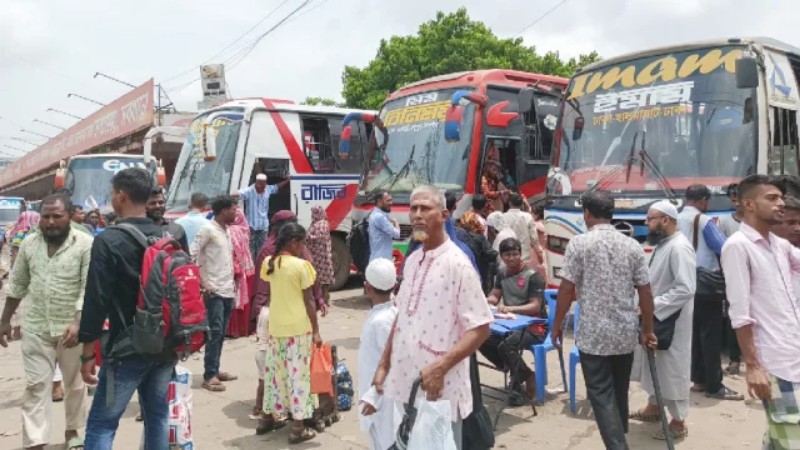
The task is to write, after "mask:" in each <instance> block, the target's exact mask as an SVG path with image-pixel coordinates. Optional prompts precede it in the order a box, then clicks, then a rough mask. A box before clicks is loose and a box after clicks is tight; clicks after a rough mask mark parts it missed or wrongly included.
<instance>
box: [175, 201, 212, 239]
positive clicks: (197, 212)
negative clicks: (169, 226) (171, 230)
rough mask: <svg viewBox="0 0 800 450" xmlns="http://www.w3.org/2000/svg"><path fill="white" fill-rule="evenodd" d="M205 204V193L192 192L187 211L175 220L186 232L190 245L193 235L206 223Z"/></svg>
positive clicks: (206, 202)
mask: <svg viewBox="0 0 800 450" xmlns="http://www.w3.org/2000/svg"><path fill="white" fill-rule="evenodd" d="M207 206H208V197H207V196H206V195H205V194H202V193H200V192H196V193H194V194H192V199H191V203H190V204H189V212H188V213H187V214H186V215H185V216H183V217H181V218H180V219H178V220H176V221H175V223H177V224H178V225H180V226H182V227H183V230H184V231H185V232H186V242H188V243H189V246H190V247H191V245H192V243H193V242H194V238H195V236H197V232H198V231H200V229H201V228H203V226H205V225H206V224H207V223H208V219H206V215H205V213H204V212H203V211H205V209H206V207H207Z"/></svg>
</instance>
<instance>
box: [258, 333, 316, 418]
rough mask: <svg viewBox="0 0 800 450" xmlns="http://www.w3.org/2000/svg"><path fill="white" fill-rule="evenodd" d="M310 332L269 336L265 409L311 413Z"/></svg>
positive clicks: (300, 415) (302, 415)
mask: <svg viewBox="0 0 800 450" xmlns="http://www.w3.org/2000/svg"><path fill="white" fill-rule="evenodd" d="M312 345H313V342H312V338H311V334H305V335H302V336H290V337H275V336H270V337H269V340H268V341H267V355H266V363H265V364H264V412H266V413H267V414H274V413H277V414H291V415H292V419H294V420H302V419H309V418H311V417H312V416H313V415H314V407H315V403H316V398H315V397H316V396H315V395H312V394H311V346H312Z"/></svg>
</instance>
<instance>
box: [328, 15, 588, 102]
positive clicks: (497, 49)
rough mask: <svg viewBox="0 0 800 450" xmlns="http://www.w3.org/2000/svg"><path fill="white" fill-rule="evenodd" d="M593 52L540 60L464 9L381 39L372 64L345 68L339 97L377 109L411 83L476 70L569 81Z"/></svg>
mask: <svg viewBox="0 0 800 450" xmlns="http://www.w3.org/2000/svg"><path fill="white" fill-rule="evenodd" d="M599 59H600V58H599V56H598V55H597V53H596V52H592V53H590V54H588V55H580V56H579V57H578V58H577V59H575V58H572V59H570V60H569V61H563V60H562V59H561V58H560V57H559V54H558V52H548V53H546V54H544V55H540V54H538V53H537V52H536V49H535V48H533V47H526V46H525V45H523V43H522V39H521V38H517V39H500V38H498V37H497V36H495V34H494V33H493V32H492V30H490V29H489V28H488V27H487V26H486V25H484V24H483V23H482V22H478V21H473V20H471V19H470V18H469V15H468V14H467V10H466V8H460V9H459V10H458V11H456V12H454V13H450V14H445V13H443V12H437V13H436V18H435V19H434V20H431V21H429V22H425V23H423V24H422V25H420V27H419V30H418V32H417V34H416V35H412V36H392V37H391V38H389V40H388V41H387V40H385V39H381V42H380V44H379V45H378V52H377V54H376V55H375V58H374V59H373V60H372V61H370V62H369V64H367V66H366V67H363V68H361V67H354V66H346V67H345V68H344V72H343V74H342V84H343V86H344V87H343V89H342V96H343V97H344V99H345V101H346V104H347V106H350V107H355V108H365V109H378V108H379V107H380V105H381V103H382V102H383V101H384V100H385V99H386V95H387V94H389V93H390V92H393V91H395V90H397V89H398V88H400V87H402V86H404V85H406V84H408V83H412V82H415V81H419V80H422V79H425V78H429V77H433V76H436V75H443V74H447V73H452V72H461V71H466V70H478V69H491V68H498V69H516V70H523V71H526V72H536V73H543V74H549V75H561V76H570V75H572V73H573V72H574V71H575V70H576V69H578V68H580V67H582V66H584V65H586V64H588V63H590V62H594V61H597V60H599Z"/></svg>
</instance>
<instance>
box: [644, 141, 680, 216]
mask: <svg viewBox="0 0 800 450" xmlns="http://www.w3.org/2000/svg"><path fill="white" fill-rule="evenodd" d="M646 134H647V131H646V130H645V131H642V148H641V149H640V150H639V161H641V165H640V166H639V176H642V177H643V176H644V166H645V165H647V167H648V168H649V169H650V173H652V174H653V175H655V177H656V180H657V181H658V184H660V185H661V190H663V191H664V194H666V195H667V198H669V200H670V201H671V202H672V203H674V204H677V201H678V194H677V193H676V192H675V189H673V188H672V185H670V184H669V180H668V179H667V177H666V176H664V172H662V171H661V169H659V168H658V164H656V162H655V161H653V158H651V157H650V154H649V153H647V150H646V149H645V137H646Z"/></svg>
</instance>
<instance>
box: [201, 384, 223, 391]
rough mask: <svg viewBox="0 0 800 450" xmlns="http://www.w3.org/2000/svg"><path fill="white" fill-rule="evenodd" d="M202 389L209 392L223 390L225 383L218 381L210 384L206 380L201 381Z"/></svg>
mask: <svg viewBox="0 0 800 450" xmlns="http://www.w3.org/2000/svg"><path fill="white" fill-rule="evenodd" d="M203 389H205V390H207V391H209V392H223V391H224V390H225V385H224V384H222V383H219V382H217V383H213V384H212V383H209V382H207V381H206V382H205V383H203Z"/></svg>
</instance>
